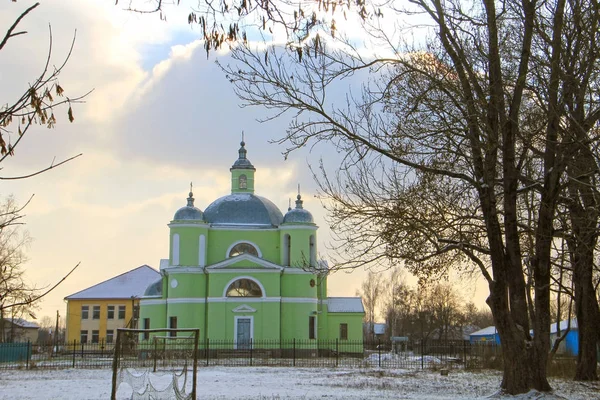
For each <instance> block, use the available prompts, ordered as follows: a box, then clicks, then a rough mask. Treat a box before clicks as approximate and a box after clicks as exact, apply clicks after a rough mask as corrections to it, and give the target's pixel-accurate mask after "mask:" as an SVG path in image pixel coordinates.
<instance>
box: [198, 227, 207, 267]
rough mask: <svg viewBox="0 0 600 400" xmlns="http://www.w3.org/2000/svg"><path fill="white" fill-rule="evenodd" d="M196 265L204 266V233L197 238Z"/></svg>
mask: <svg viewBox="0 0 600 400" xmlns="http://www.w3.org/2000/svg"><path fill="white" fill-rule="evenodd" d="M198 265H200V266H201V267H204V266H206V236H205V235H204V234H202V235H200V237H199V238H198Z"/></svg>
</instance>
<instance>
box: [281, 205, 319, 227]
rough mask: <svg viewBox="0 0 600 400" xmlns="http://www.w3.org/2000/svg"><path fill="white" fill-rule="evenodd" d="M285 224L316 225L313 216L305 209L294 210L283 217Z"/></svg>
mask: <svg viewBox="0 0 600 400" xmlns="http://www.w3.org/2000/svg"><path fill="white" fill-rule="evenodd" d="M283 223H284V224H314V223H315V220H314V219H313V216H312V214H311V213H310V212H309V211H308V210H305V209H303V208H294V209H292V210H290V211H288V212H287V213H286V214H285V216H284V217H283Z"/></svg>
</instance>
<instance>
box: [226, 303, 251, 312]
mask: <svg viewBox="0 0 600 400" xmlns="http://www.w3.org/2000/svg"><path fill="white" fill-rule="evenodd" d="M231 312H234V313H255V312H256V308H252V307H250V306H249V305H247V304H242V305H241V306H237V307H236V308H234V309H233V310H231Z"/></svg>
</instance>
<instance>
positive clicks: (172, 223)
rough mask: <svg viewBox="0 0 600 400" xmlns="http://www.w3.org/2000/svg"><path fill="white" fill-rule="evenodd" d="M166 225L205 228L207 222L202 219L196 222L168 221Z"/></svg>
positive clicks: (170, 226)
mask: <svg viewBox="0 0 600 400" xmlns="http://www.w3.org/2000/svg"><path fill="white" fill-rule="evenodd" d="M167 226H168V227H169V228H206V227H207V226H208V224H207V223H206V222H204V221H202V222H198V223H196V224H194V223H190V222H182V223H177V222H170V223H168V224H167Z"/></svg>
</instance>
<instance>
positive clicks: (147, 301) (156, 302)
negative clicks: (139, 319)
mask: <svg viewBox="0 0 600 400" xmlns="http://www.w3.org/2000/svg"><path fill="white" fill-rule="evenodd" d="M163 304H167V301H166V300H164V299H153V298H142V299H141V300H140V305H142V306H160V305H163Z"/></svg>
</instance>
